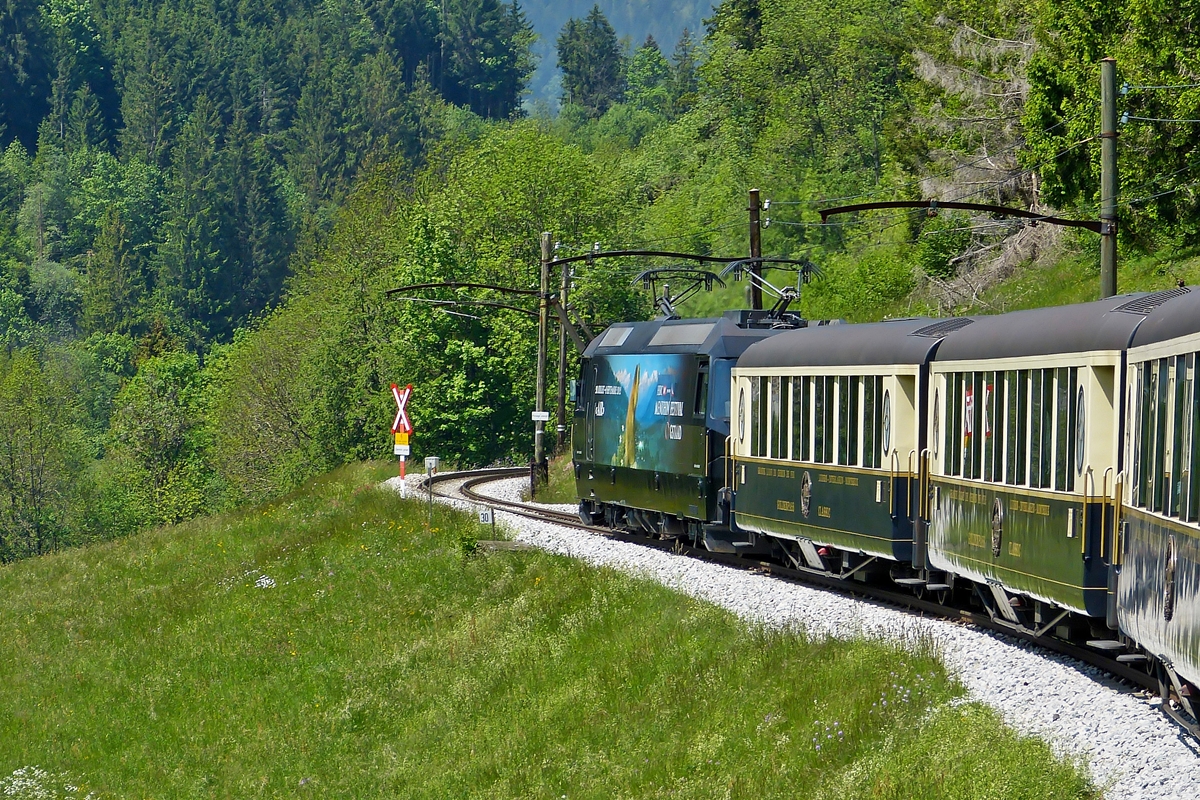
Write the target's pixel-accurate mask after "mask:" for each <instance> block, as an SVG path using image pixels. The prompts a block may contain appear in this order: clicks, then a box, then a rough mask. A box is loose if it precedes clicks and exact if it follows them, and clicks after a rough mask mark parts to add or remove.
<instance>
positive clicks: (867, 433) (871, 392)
mask: <svg viewBox="0 0 1200 800" xmlns="http://www.w3.org/2000/svg"><path fill="white" fill-rule="evenodd" d="M882 386H883V377H882V376H879V375H868V376H866V377H865V378H863V379H862V396H863V411H862V453H863V460H862V465H863V466H864V467H878V466H879V463H880V458H879V447H880V435H881V431H880V428H881V427H882V418H883V392H882Z"/></svg>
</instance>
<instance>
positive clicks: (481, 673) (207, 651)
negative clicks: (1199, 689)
mask: <svg viewBox="0 0 1200 800" xmlns="http://www.w3.org/2000/svg"><path fill="white" fill-rule="evenodd" d="M392 469H393V466H392V465H391V464H381V465H373V466H363V465H360V466H353V467H348V468H345V469H342V470H339V471H337V472H334V473H332V474H330V475H327V476H325V477H323V478H320V479H318V480H316V481H313V482H311V483H310V484H309V485H307V486H306V487H305V488H304V489H302V490H300V491H297V492H296V493H294V494H292V495H290V496H287V497H284V498H282V499H280V500H278V501H276V502H273V503H271V504H269V505H265V506H261V507H258V508H254V509H250V510H246V511H243V512H240V513H235V514H230V515H225V516H219V517H212V518H208V519H203V520H197V521H193V522H190V523H186V524H184V525H180V526H177V527H173V528H163V529H158V530H154V531H150V532H147V533H144V534H141V535H138V536H135V537H131V538H127V539H123V540H120V541H115V542H110V543H106V544H101V545H97V546H94V547H89V548H86V549H79V550H72V551H67V552H62V553H58V554H55V555H52V556H48V557H42V558H36V559H30V560H27V561H23V562H19V563H15V564H10V565H6V566H3V567H0V643H3V644H2V647H0V796H13V797H83V796H85V795H86V794H88V793H91V794H92V796H93V797H96V798H108V797H112V798H119V797H128V798H133V797H138V798H142V797H155V798H157V797H172V798H173V797H204V798H210V797H238V798H242V797H337V798H349V797H354V798H366V797H403V798H458V797H480V798H483V797H487V798H517V797H521V798H526V797H527V798H543V797H544V798H563V797H569V798H613V797H620V798H710V797H737V798H768V797H788V798H794V797H814V798H835V797H836V798H843V797H852V798H854V797H861V798H910V797H971V798H1034V797H1051V796H1053V797H1058V798H1064V797H1078V798H1088V797H1096V796H1097V792H1096V791H1095V789H1094V788H1093V787H1091V786H1090V785H1089V783H1088V781H1087V780H1086V779H1085V777H1084V776H1083V775H1082V773H1081V772H1080V770H1079V769H1078V768H1077V766H1076V765H1073V764H1070V763H1064V762H1062V761H1059V760H1056V759H1055V758H1054V757H1052V755H1051V754H1050V752H1049V750H1048V748H1047V747H1046V746H1045V745H1044V744H1043V743H1041V742H1039V741H1037V740H1033V739H1028V738H1022V737H1018V736H1016V735H1015V734H1013V733H1012V732H1011V731H1009V730H1008V729H1006V728H1005V727H1003V726H1002V725H1001V723H1000V722H999V721H998V720H997V717H996V716H995V715H994V714H993V713H992V712H990V711H988V710H986V709H984V708H982V707H980V706H977V705H974V704H969V703H962V702H961V700H960V699H957V700H956V698H959V697H960V695H961V691H962V690H961V688H960V687H959V686H958V685H957V684H956V683H955V681H954V680H953V679H952V678H950V677H948V676H947V674H946V673H945V671H944V670H943V668H942V667H941V665H940V664H939V662H938V660H937V659H936V657H935V655H934V654H933V653H931V652H906V651H903V650H900V649H897V648H895V647H891V646H886V645H882V644H879V643H871V642H829V641H826V642H813V641H808V640H807V639H806V638H805V637H804V636H803V635H801V634H799V633H786V634H785V633H770V632H765V631H761V630H754V629H752V628H748V627H747V626H745V625H744V624H743V623H741V622H740V621H739V620H737V619H736V618H734V617H732V616H731V615H730V614H728V613H726V612H724V611H722V610H720V609H717V608H715V607H713V606H710V605H707V604H704V603H700V602H697V601H694V600H691V599H689V598H686V597H683V596H680V595H678V594H675V593H672V592H670V591H668V590H666V589H664V588H662V587H660V586H658V585H655V584H652V583H649V582H646V581H642V580H636V579H633V578H630V577H628V576H625V575H622V574H618V573H616V572H613V571H608V570H599V569H595V568H591V567H587V566H584V565H583V564H581V563H579V562H576V561H573V560H571V559H568V558H563V557H557V556H551V555H548V554H544V553H540V552H531V551H520V552H497V553H485V552H483V551H482V550H480V549H477V548H476V547H475V537H476V536H481V537H482V536H484V535H485V534H489V532H487V531H484V530H482V529H480V528H479V527H478V525H477V524H476V522H475V521H474V519H473V518H471V517H469V516H466V515H462V514H457V513H454V512H451V511H448V510H445V509H441V508H439V509H437V510H436V511H435V515H434V519H433V523H432V526H431V527H429V526H428V524H427V517H426V514H427V509H426V506H424V505H423V504H421V503H419V502H412V501H405V500H401V499H400V498H399V497H397V496H395V495H392V494H390V493H385V492H383V491H380V490H378V489H375V488H373V487H374V484H375V482H376V481H377V480H379V479H380V478H382V477H386V476H387V475H390V474H391V470H392ZM34 767H37V768H38V770H40V771H41V772H34V770H33V768H34ZM39 776H40V777H39ZM67 784H71V785H72V786H73V787H76V791H68V790H67V789H66V788H64V787H65V786H67ZM18 785H19V786H23V787H24V788H19V786H18ZM31 786H38V787H40V789H39V791H41V790H44V791H43V793H42V794H37V793H36V792H35V789H33V788H30V787H31ZM13 787H18V788H15V789H14V788H13ZM10 789H11V790H12V791H10ZM6 793H7V794H6Z"/></svg>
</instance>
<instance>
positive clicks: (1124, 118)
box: [1121, 111, 1200, 125]
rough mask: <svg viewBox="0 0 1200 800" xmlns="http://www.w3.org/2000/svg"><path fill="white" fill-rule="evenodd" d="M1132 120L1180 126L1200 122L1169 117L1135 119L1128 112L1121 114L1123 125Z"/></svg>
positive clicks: (1198, 120) (1199, 120)
mask: <svg viewBox="0 0 1200 800" xmlns="http://www.w3.org/2000/svg"><path fill="white" fill-rule="evenodd" d="M1131 120H1136V121H1138V122H1166V123H1179V124H1186V123H1194V122H1200V119H1172V118H1168V117H1135V116H1133V115H1132V114H1130V113H1129V112H1128V111H1126V112H1124V113H1123V114H1121V124H1122V125H1124V124H1126V123H1128V122H1129V121H1131Z"/></svg>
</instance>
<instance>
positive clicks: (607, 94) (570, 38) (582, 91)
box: [558, 5, 625, 117]
mask: <svg viewBox="0 0 1200 800" xmlns="http://www.w3.org/2000/svg"><path fill="white" fill-rule="evenodd" d="M558 68H559V69H561V70H562V74H563V101H564V102H567V103H573V104H574V105H577V106H580V107H581V108H583V109H584V111H585V112H586V113H587V114H588V115H589V116H592V117H599V116H600V115H601V114H603V113H604V112H605V111H607V110H608V107H609V106H611V105H612V104H613V103H619V102H620V101H621V99H622V97H623V96H624V93H625V64H624V58H623V57H622V56H621V47H620V44H619V43H618V41H617V33H616V31H614V30H613V27H612V25H610V24H609V22H608V19H607V18H606V17H605V16H604V13H603V12H602V11H601V10H600V6H599V5H594V6H592V10H591V11H589V12H588V15H587V17H586V18H585V19H583V20H576V19H574V18H571V19H569V20H567V23H566V25H564V26H563V29H562V32H561V33H560V34H559V36H558Z"/></svg>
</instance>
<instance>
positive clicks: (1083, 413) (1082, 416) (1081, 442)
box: [1075, 386, 1087, 476]
mask: <svg viewBox="0 0 1200 800" xmlns="http://www.w3.org/2000/svg"><path fill="white" fill-rule="evenodd" d="M1086 463H1087V409H1086V408H1085V406H1084V404H1083V387H1082V386H1080V387H1079V388H1078V390H1077V394H1076V397H1075V474H1076V475H1079V476H1082V475H1083V467H1084V465H1085V464H1086Z"/></svg>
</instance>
